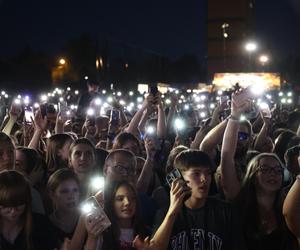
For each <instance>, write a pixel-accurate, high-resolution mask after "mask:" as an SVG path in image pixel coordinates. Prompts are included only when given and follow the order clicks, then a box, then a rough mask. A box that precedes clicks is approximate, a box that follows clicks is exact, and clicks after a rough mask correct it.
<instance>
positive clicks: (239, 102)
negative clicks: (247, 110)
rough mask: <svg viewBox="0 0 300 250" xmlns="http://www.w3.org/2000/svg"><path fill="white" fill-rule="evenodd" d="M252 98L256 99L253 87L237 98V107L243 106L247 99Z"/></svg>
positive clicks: (249, 87)
mask: <svg viewBox="0 0 300 250" xmlns="http://www.w3.org/2000/svg"><path fill="white" fill-rule="evenodd" d="M252 98H254V95H253V92H252V90H251V86H248V87H247V88H245V89H244V90H243V92H242V93H240V94H239V95H238V96H236V97H235V101H236V102H235V104H236V105H237V106H242V105H243V104H244V103H245V101H246V100H247V99H252Z"/></svg>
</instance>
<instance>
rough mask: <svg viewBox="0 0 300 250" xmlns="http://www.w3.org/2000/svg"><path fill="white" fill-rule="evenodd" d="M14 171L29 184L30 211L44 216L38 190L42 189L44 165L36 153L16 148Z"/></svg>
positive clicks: (23, 148) (24, 148)
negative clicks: (20, 174) (21, 175)
mask: <svg viewBox="0 0 300 250" xmlns="http://www.w3.org/2000/svg"><path fill="white" fill-rule="evenodd" d="M15 170H17V171H18V172H20V173H22V174H23V175H24V176H25V177H26V178H27V179H28V180H29V182H30V188H31V197H32V204H31V205H32V211H33V212H35V213H40V214H45V208H44V204H43V201H42V197H41V194H40V192H39V191H38V190H39V189H42V188H43V184H44V183H43V182H44V177H45V164H44V162H43V160H42V158H41V157H40V155H39V154H38V152H37V151H36V150H34V149H31V148H26V147H17V149H16V163H15Z"/></svg>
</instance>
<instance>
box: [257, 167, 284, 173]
mask: <svg viewBox="0 0 300 250" xmlns="http://www.w3.org/2000/svg"><path fill="white" fill-rule="evenodd" d="M259 170H260V171H261V172H262V173H263V174H271V172H273V173H274V174H277V175H282V174H283V168H282V167H280V166H277V167H271V166H268V165H262V166H259Z"/></svg>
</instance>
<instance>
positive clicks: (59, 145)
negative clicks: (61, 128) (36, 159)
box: [46, 134, 74, 175]
mask: <svg viewBox="0 0 300 250" xmlns="http://www.w3.org/2000/svg"><path fill="white" fill-rule="evenodd" d="M73 141H74V140H73V138H72V136H70V135H69V134H55V135H52V136H51V137H50V138H49V139H48V141H47V154H46V163H47V172H48V174H49V175H51V174H52V173H54V172H55V171H56V170H58V169H61V168H67V167H68V156H69V148H70V145H71V143H72V142H73Z"/></svg>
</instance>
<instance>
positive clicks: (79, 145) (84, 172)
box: [68, 138, 96, 197]
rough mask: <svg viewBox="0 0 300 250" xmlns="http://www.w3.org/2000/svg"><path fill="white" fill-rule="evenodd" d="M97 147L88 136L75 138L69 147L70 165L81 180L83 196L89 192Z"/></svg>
mask: <svg viewBox="0 0 300 250" xmlns="http://www.w3.org/2000/svg"><path fill="white" fill-rule="evenodd" d="M95 160H96V155H95V147H94V145H93V144H92V143H91V142H90V141H89V140H88V139H86V138H80V139H77V140H75V141H74V142H73V143H72V144H71V146H70V148H69V160H68V162H69V167H70V168H71V169H72V170H73V171H74V173H75V174H76V176H77V177H78V179H79V181H80V186H81V189H82V196H83V197H84V196H85V195H86V194H87V192H88V186H89V181H90V179H91V177H92V175H93V174H94V170H95Z"/></svg>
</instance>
